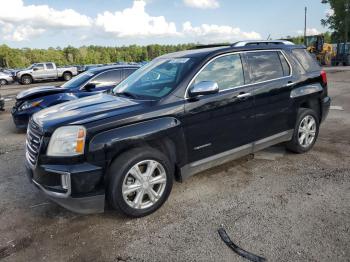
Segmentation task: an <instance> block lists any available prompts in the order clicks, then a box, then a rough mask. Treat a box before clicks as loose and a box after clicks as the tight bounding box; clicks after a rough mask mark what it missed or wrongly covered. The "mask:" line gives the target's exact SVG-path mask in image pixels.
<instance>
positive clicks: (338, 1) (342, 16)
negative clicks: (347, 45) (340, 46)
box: [321, 0, 350, 41]
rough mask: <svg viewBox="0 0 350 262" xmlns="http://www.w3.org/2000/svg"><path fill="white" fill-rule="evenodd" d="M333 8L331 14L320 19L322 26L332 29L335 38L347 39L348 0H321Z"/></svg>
mask: <svg viewBox="0 0 350 262" xmlns="http://www.w3.org/2000/svg"><path fill="white" fill-rule="evenodd" d="M321 2H322V3H323V4H327V5H329V6H330V8H331V9H332V10H333V14H329V15H327V17H326V18H324V19H322V20H321V23H322V25H323V26H327V27H328V28H329V29H331V30H333V31H334V34H333V38H334V39H335V40H342V41H348V39H349V38H350V32H349V29H350V0H322V1H321Z"/></svg>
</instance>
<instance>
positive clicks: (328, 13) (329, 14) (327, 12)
mask: <svg viewBox="0 0 350 262" xmlns="http://www.w3.org/2000/svg"><path fill="white" fill-rule="evenodd" d="M325 14H326V16H327V17H329V16H332V15H334V10H333V9H327V10H326V12H325Z"/></svg>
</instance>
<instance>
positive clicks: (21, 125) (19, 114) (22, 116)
mask: <svg viewBox="0 0 350 262" xmlns="http://www.w3.org/2000/svg"><path fill="white" fill-rule="evenodd" d="M40 110H41V108H39V107H34V108H31V109H29V110H24V111H19V110H18V108H17V107H15V106H14V107H13V108H12V110H11V115H12V119H13V122H14V124H15V126H16V128H18V129H27V126H28V122H29V119H30V118H31V117H32V115H34V114H35V113H36V112H39V111H40Z"/></svg>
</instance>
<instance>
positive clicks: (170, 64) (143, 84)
mask: <svg viewBox="0 0 350 262" xmlns="http://www.w3.org/2000/svg"><path fill="white" fill-rule="evenodd" d="M192 65H193V58H157V59H155V60H153V61H152V62H150V63H149V64H147V65H145V66H143V67H141V68H140V69H138V70H137V71H135V73H133V74H131V75H130V76H129V77H128V78H127V79H125V80H124V81H123V82H121V83H120V84H119V85H117V86H116V87H115V88H114V90H113V93H114V94H115V95H127V96H129V97H134V98H137V99H160V98H162V97H164V96H166V95H167V94H169V93H170V92H171V91H172V90H174V89H175V88H176V86H177V85H178V83H179V82H180V81H181V80H182V79H183V76H184V74H185V73H186V72H187V71H188V69H189V68H190V67H191V66H192Z"/></svg>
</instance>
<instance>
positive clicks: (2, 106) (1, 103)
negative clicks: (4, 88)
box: [0, 98, 5, 111]
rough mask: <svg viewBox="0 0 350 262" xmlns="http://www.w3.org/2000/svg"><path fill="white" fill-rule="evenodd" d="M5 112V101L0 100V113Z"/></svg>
mask: <svg viewBox="0 0 350 262" xmlns="http://www.w3.org/2000/svg"><path fill="white" fill-rule="evenodd" d="M3 110H5V100H4V99H3V98H0V111H3Z"/></svg>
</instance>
